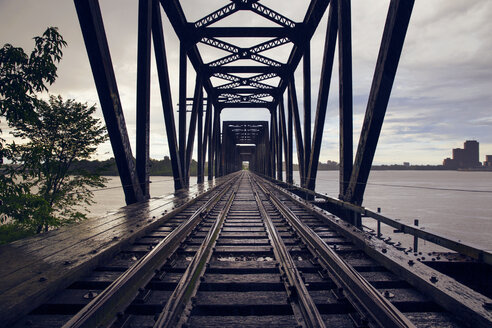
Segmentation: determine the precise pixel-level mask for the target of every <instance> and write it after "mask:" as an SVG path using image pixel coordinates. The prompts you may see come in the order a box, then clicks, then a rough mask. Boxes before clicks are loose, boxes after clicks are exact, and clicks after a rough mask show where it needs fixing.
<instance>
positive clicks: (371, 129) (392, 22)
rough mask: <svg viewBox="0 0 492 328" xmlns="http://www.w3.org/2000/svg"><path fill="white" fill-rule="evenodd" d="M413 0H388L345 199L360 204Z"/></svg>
mask: <svg viewBox="0 0 492 328" xmlns="http://www.w3.org/2000/svg"><path fill="white" fill-rule="evenodd" d="M413 4H414V0H391V3H390V7H389V10H388V16H387V18H386V24H385V27H384V32H383V40H382V42H381V47H380V49H379V55H378V60H377V63H376V70H375V73H374V78H373V80H372V86H371V91H370V93H369V100H368V102H367V109H366V116H365V118H364V123H363V125H362V131H361V134H360V138H359V146H358V148H357V155H356V157H355V163H354V168H353V170H352V175H351V176H350V184H349V186H348V189H347V193H346V194H345V197H344V198H345V200H347V201H349V202H351V203H354V204H357V205H360V204H362V200H363V197H364V191H365V189H366V183H367V179H368V178H369V172H370V171H371V166H372V161H373V159H374V154H375V152H376V146H377V144H378V140H379V134H380V133H381V128H382V126H383V121H384V115H385V114H386V108H387V107H388V101H389V97H390V94H391V89H392V87H393V82H394V80H395V75H396V70H397V68H398V62H399V60H400V55H401V51H402V49H403V43H404V41H405V35H406V32H407V28H408V23H409V22H410V16H411V15H412V9H413Z"/></svg>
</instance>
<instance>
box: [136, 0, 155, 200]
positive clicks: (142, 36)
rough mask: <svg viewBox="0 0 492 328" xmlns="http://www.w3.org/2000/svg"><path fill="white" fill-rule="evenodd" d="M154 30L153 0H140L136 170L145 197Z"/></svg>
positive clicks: (147, 173) (147, 177)
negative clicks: (152, 31)
mask: <svg viewBox="0 0 492 328" xmlns="http://www.w3.org/2000/svg"><path fill="white" fill-rule="evenodd" d="M151 30H152V0H139V2H138V48H137V51H138V53H137V143H136V145H137V147H136V148H137V151H136V156H137V157H136V170H137V176H138V181H139V182H140V188H141V189H142V193H143V195H144V197H145V198H149V197H150V193H149V157H150V155H149V150H150V145H149V142H150V52H151V49H150V44H151Z"/></svg>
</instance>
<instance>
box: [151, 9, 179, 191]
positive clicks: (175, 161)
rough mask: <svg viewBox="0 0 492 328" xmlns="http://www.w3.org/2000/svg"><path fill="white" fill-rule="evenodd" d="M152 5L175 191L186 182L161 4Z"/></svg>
mask: <svg viewBox="0 0 492 328" xmlns="http://www.w3.org/2000/svg"><path fill="white" fill-rule="evenodd" d="M152 5H153V8H152V37H153V40H154V53H155V61H156V66H157V75H158V77H159V87H160V92H161V101H162V110H163V112H164V123H165V124H166V135H167V143H168V145H169V155H170V157H171V166H172V169H173V177H174V189H175V190H179V189H181V188H183V187H184V181H183V174H182V171H181V169H182V165H181V162H180V158H179V153H178V145H177V140H176V125H175V122H174V111H173V101H172V99H171V86H170V83H169V71H168V67H167V58H166V47H165V43H164V33H163V32H162V18H161V11H160V4H159V2H158V1H156V0H154V1H153V3H152Z"/></svg>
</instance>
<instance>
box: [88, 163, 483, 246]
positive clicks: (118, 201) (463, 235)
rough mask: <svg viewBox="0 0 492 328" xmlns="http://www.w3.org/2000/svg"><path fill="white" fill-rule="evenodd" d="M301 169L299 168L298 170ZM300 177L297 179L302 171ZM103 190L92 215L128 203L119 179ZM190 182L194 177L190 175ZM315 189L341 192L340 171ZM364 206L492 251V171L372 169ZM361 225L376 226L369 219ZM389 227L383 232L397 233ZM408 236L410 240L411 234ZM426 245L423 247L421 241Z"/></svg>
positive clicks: (160, 191) (158, 188) (157, 192)
mask: <svg viewBox="0 0 492 328" xmlns="http://www.w3.org/2000/svg"><path fill="white" fill-rule="evenodd" d="M294 173H297V172H294ZM294 176H295V177H297V179H295V180H296V181H299V179H298V174H297V175H294ZM108 178H109V181H108V183H107V186H106V188H105V189H103V190H97V191H95V192H94V200H95V201H96V204H94V205H93V206H92V207H91V213H90V216H101V215H104V214H107V213H111V212H112V211H114V210H116V209H118V208H119V207H121V206H124V205H125V200H124V195H123V191H122V189H121V187H120V180H119V178H118V177H108ZM151 181H152V183H151V185H150V186H151V187H150V194H151V196H162V195H164V194H169V193H172V192H173V188H174V185H173V182H172V178H171V177H163V176H155V177H151ZM190 183H191V184H194V183H196V177H191V181H190ZM316 191H317V192H320V193H326V194H327V195H329V196H332V197H335V198H336V197H337V196H338V171H319V172H318V179H317V181H316ZM363 206H365V207H367V208H370V209H373V210H376V209H377V208H378V207H380V208H381V213H382V214H383V215H385V216H388V217H390V218H393V219H399V220H400V221H401V222H403V223H407V224H413V222H414V219H418V220H419V226H420V227H423V228H424V229H427V230H429V231H432V232H436V233H439V234H441V235H444V236H447V237H451V238H453V239H456V240H461V241H462V242H465V243H466V244H469V245H473V246H478V247H480V248H483V249H486V250H492V172H460V171H372V172H371V175H370V177H369V181H368V184H367V188H366V192H365V196H364V203H363ZM363 224H364V225H366V226H368V227H371V228H374V227H375V223H374V221H373V220H371V219H364V221H363ZM392 232H393V231H392V229H390V228H389V227H388V228H386V229H383V233H384V234H385V235H390V236H394V235H393V233H392ZM407 239H408V238H407ZM422 246H424V248H425V245H422Z"/></svg>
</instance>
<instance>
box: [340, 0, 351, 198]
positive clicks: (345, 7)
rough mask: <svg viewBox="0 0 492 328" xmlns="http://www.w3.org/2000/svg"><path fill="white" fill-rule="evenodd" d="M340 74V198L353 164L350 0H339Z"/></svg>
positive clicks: (343, 193) (343, 192)
mask: <svg viewBox="0 0 492 328" xmlns="http://www.w3.org/2000/svg"><path fill="white" fill-rule="evenodd" d="M338 61H339V66H338V73H339V94H340V96H339V102H340V175H339V177H340V178H339V184H340V187H339V190H340V191H339V196H338V198H340V199H343V196H344V195H345V192H346V191H347V188H348V184H349V180H350V174H351V173H352V163H353V160H354V159H353V126H352V125H353V123H352V122H353V119H352V102H353V98H352V31H351V13H350V0H338Z"/></svg>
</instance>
